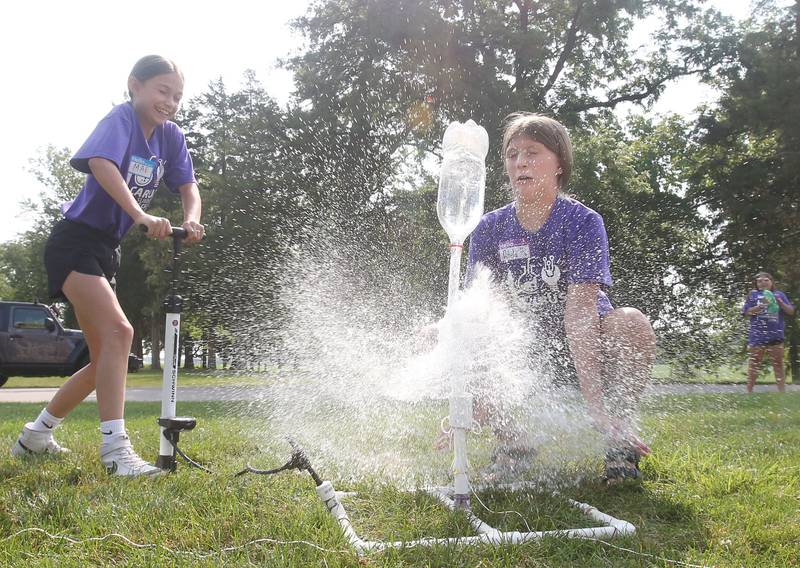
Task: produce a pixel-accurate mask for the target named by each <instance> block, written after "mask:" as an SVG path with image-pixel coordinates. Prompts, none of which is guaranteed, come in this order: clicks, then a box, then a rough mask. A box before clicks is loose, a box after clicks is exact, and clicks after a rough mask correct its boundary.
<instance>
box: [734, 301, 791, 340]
mask: <svg viewBox="0 0 800 568" xmlns="http://www.w3.org/2000/svg"><path fill="white" fill-rule="evenodd" d="M772 293H773V294H774V295H775V297H776V298H780V299H781V301H782V302H783V303H784V304H789V305H790V306H792V308H794V304H792V303H791V302H790V301H789V298H788V297H787V296H786V294H784V293H783V292H781V291H780V290H774V291H773V292H772ZM759 304H763V305H767V299H766V298H765V297H764V292H762V291H761V290H752V291H751V292H750V293H749V294H748V295H747V299H746V300H745V302H744V306H742V314H743V315H744V314H745V313H746V312H747V310H749V309H750V308H753V307H755V306H757V305H759ZM783 333H784V321H783V310H781V309H780V307H779V308H778V311H777V312H776V313H772V314H771V313H769V312H768V311H767V310H766V309H765V310H764V311H762V312H761V313H760V314H756V315H754V316H750V331H749V333H748V334H747V344H748V345H766V344H767V343H774V342H781V343H782V342H783Z"/></svg>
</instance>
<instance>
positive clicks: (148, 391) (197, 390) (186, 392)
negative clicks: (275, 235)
mask: <svg viewBox="0 0 800 568" xmlns="http://www.w3.org/2000/svg"><path fill="white" fill-rule="evenodd" d="M56 390H58V389H56V388H5V387H4V388H0V402H48V401H49V400H50V399H51V398H53V395H54V394H55V392H56ZM755 391H756V392H757V393H760V392H775V386H774V385H756V388H755ZM263 392H264V389H263V388H262V387H258V386H246V387H230V386H228V387H179V392H178V400H181V401H210V400H257V399H258V398H259V395H261V394H262V393H263ZM786 392H791V393H800V385H787V386H786ZM709 393H741V394H744V393H745V388H744V385H686V384H677V383H676V384H658V385H653V386H651V387H650V388H649V389H648V390H647V393H646V395H649V396H656V395H663V394H709ZM125 396H126V399H127V400H132V401H145V402H156V401H160V400H161V389H159V388H129V389H127V392H126V395H125ZM86 400H89V401H93V400H96V399H95V395H94V394H91V395H89V398H87V399H86Z"/></svg>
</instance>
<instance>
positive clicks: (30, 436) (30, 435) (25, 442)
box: [11, 422, 70, 457]
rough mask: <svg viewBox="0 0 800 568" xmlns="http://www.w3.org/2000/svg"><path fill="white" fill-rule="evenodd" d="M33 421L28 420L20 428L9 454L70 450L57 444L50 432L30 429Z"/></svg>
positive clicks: (64, 452) (28, 454)
mask: <svg viewBox="0 0 800 568" xmlns="http://www.w3.org/2000/svg"><path fill="white" fill-rule="evenodd" d="M31 426H33V422H28V423H27V424H25V426H24V427H23V428H22V433H21V434H20V435H19V438H17V441H16V443H15V444H14V445H13V446H12V447H11V455H12V456H15V457H23V456H30V455H34V454H66V453H69V451H70V450H68V449H67V448H65V447H63V446H60V445H58V442H56V441H55V438H53V433H52V432H37V431H36V430H31Z"/></svg>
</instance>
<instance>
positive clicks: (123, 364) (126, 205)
mask: <svg viewBox="0 0 800 568" xmlns="http://www.w3.org/2000/svg"><path fill="white" fill-rule="evenodd" d="M128 92H129V94H130V97H131V100H130V102H128V103H124V104H121V105H117V106H115V107H114V108H113V109H112V110H111V112H109V113H108V115H107V116H106V117H105V118H104V119H103V120H101V121H100V123H99V124H98V125H97V127H96V128H95V130H94V131H93V132H92V134H91V135H90V136H89V138H88V139H87V140H86V142H85V143H84V144H83V146H82V147H81V148H80V150H78V152H77V153H76V154H75V156H74V157H73V158H72V160H70V164H71V165H72V166H73V167H74V168H76V169H78V170H80V171H82V172H84V173H86V174H87V177H86V183H85V184H84V186H83V189H82V190H81V192H80V194H79V195H78V197H77V198H76V199H75V200H74V201H72V202H70V203H66V204H64V206H63V207H62V210H63V213H64V219H62V220H61V221H60V222H59V223H57V224H56V226H55V227H54V228H53V231H52V233H51V234H50V238H49V239H48V241H47V245H46V247H45V266H46V268H47V277H48V286H49V289H50V294H51V296H53V297H62V298H66V299H67V300H69V302H70V303H71V304H72V306H73V308H74V310H75V315H76V316H77V318H78V322H79V324H80V327H81V329H82V330H83V333H84V336H85V338H86V342H87V344H88V346H89V355H90V360H91V362H90V363H89V364H88V365H86V366H85V367H83V368H82V369H81V370H79V371H78V372H77V373H75V374H74V375H72V377H70V379H69V380H67V381H66V382H65V383H64V385H63V386H62V387H61V388H60V389H59V390H58V392H57V393H56V394H55V396H54V397H53V399H52V400H51V401H50V403H49V404H48V405H47V407H46V408H45V409H44V410H42V412H41V414H40V415H39V417H38V418H37V419H36V420H35V421H34V422H29V423H27V424H25V426H24V428H23V430H22V434H20V436H19V439H18V440H17V442H16V443H15V444H14V447H13V448H12V450H11V452H12V454H14V455H16V456H23V455H27V454H46V453H49V454H58V453H63V452H66V451H69V450H67V449H65V448H63V447H62V446H60V445H59V444H58V443H57V442H56V441H55V439H54V438H53V430H54V429H55V428H56V427H57V426H58V425H59V424H60V423H61V421H62V420H63V419H64V418H65V417H66V416H67V414H69V413H70V412H71V411H72V410H73V409H74V408H75V407H76V406H77V405H78V404H79V403H80V402H81V401H83V400H84V399H85V398H86V397H87V396H88V395H89V394H90V393H91V392H92V391H96V393H97V406H98V410H99V412H100V432H101V434H102V445H101V447H100V461H101V462H102V463H103V465H104V466H105V467H106V468H107V470H108V472H109V473H111V474H114V475H122V476H139V475H152V474H157V473H160V472H161V470H160V469H159V468H156V467H155V466H153V465H151V464H149V463H147V462H145V461H144V460H142V459H141V458H140V457H139V456H138V455H137V454H136V452H135V451H134V450H133V448H132V446H131V442H130V440H129V438H128V436H127V433H126V431H125V421H124V419H123V413H124V407H125V379H126V377H127V363H128V353H129V352H130V348H131V342H132V340H133V328H132V327H131V324H130V323H129V322H128V319H127V318H126V317H125V314H124V313H123V311H122V308H121V307H120V305H119V302H118V301H117V297H116V294H115V293H114V289H113V282H114V275H115V274H116V272H117V269H118V268H119V242H120V240H121V239H122V237H123V235H124V234H125V233H126V232H127V231H128V230H129V229H130V228H131V227H132V226H133V225H134V224H139V225H143V226H145V227H147V234H148V235H149V236H151V237H153V238H162V239H163V238H165V237H167V236H168V234H169V233H170V230H171V228H170V222H169V220H168V219H164V218H160V217H154V216H152V215H148V214H147V213H145V210H146V209H147V207H148V206H149V205H150V201H151V200H152V198H153V195H154V193H155V191H156V190H157V189H158V187H159V185H160V184H161V183H162V182H163V183H164V184H165V185H166V186H167V187H168V188H169V189H170V190H171V191H173V192H175V193H178V194H180V197H181V200H182V202H183V212H184V223H183V228H184V229H186V231H187V235H188V236H187V238H186V242H187V243H193V242H197V241H199V240H200V239H201V238H202V237H203V234H204V229H203V226H202V225H201V224H200V209H201V206H200V193H199V192H198V189H197V183H196V181H195V178H194V171H193V168H192V160H191V158H190V157H189V153H188V151H187V149H186V141H185V139H184V136H183V133H182V132H181V130H180V129H179V128H178V126H177V125H176V124H175V123H173V122H171V121H170V119H171V118H172V117H173V116H175V113H176V111H177V110H178V105H179V103H180V100H181V97H182V96H183V74H182V73H181V72H180V71H179V70H178V68H177V66H176V65H175V64H174V63H173V62H171V61H169V60H166V59H164V58H162V57H159V56H157V55H150V56H147V57H144V58H142V59H140V60H139V61H138V62H137V63H136V65H134V67H133V70H132V71H131V74H130V77H129V78H128Z"/></svg>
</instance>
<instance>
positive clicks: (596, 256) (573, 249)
mask: <svg viewBox="0 0 800 568" xmlns="http://www.w3.org/2000/svg"><path fill="white" fill-rule="evenodd" d="M478 264H482V265H483V266H486V267H487V268H489V269H490V270H491V271H492V274H493V276H494V279H495V280H496V281H498V282H504V283H505V284H506V285H507V286H508V288H510V289H511V290H512V291H513V292H516V294H517V295H518V296H519V297H521V298H523V299H525V300H527V305H530V306H531V307H532V309H533V314H535V316H536V318H537V319H538V320H539V321H540V322H541V324H543V325H544V326H545V327H547V328H551V326H561V327H563V324H564V311H565V309H566V304H567V287H568V286H569V285H570V284H581V283H597V284H600V287H601V289H600V290H599V291H598V294H597V312H598V314H599V315H601V316H603V315H606V314H607V313H609V312H610V311H611V310H612V309H613V307H612V305H611V302H610V301H609V299H608V296H606V294H605V292H604V291H603V288H607V287H609V286H611V271H610V268H609V257H608V237H607V236H606V229H605V226H604V225H603V218H602V217H601V216H600V215H599V214H598V213H597V212H595V211H593V210H592V209H589V208H588V207H586V206H585V205H584V204H583V203H581V202H579V201H576V200H574V199H571V198H569V197H566V196H563V195H562V196H559V197H558V198H557V199H556V201H555V203H554V204H553V209H552V211H551V212H550V216H549V217H548V218H547V221H545V223H544V224H543V225H542V226H541V227H540V228H539V230H538V231H536V232H534V233H531V232H530V231H528V230H526V229H525V228H524V227H523V226H522V225H520V223H519V220H518V219H517V209H516V204H515V203H510V204H508V205H506V206H505V207H501V208H500V209H497V210H495V211H492V212H491V213H487V214H486V215H484V216H483V218H482V219H481V221H480V223H479V224H478V226H477V228H476V229H475V230H474V231H473V232H472V236H471V237H470V241H469V262H468V267H467V280H468V281H469V280H470V279H471V278H472V275H473V273H474V270H475V267H476V266H477V265H478Z"/></svg>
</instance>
